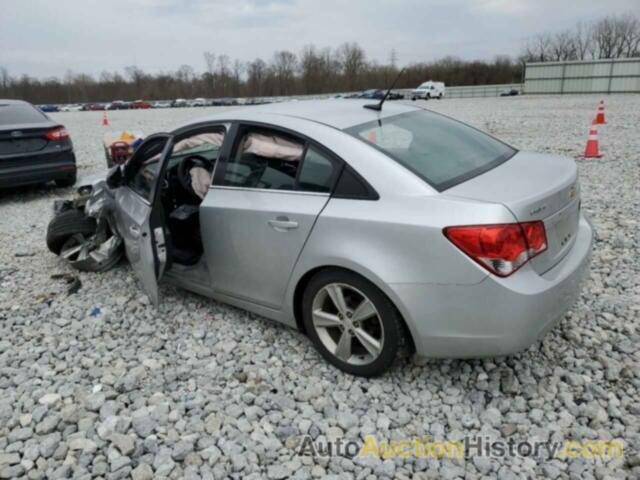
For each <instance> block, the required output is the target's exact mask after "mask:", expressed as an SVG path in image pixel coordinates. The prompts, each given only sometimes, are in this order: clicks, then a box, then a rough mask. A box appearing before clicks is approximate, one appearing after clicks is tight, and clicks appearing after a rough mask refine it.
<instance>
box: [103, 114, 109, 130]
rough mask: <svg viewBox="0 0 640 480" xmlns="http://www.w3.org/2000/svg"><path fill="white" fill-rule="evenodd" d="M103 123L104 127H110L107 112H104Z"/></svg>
mask: <svg viewBox="0 0 640 480" xmlns="http://www.w3.org/2000/svg"><path fill="white" fill-rule="evenodd" d="M102 125H103V126H104V127H108V126H109V118H108V117H107V112H104V113H103V114H102Z"/></svg>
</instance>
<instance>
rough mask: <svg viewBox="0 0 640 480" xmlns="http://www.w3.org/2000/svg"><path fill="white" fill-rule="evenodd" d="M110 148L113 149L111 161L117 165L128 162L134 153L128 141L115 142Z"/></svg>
mask: <svg viewBox="0 0 640 480" xmlns="http://www.w3.org/2000/svg"><path fill="white" fill-rule="evenodd" d="M109 148H110V149H111V161H112V162H113V163H114V164H115V165H122V164H123V163H126V162H127V160H129V158H131V154H132V153H133V149H132V148H131V145H129V144H128V143H127V142H113V143H112V144H111V146H110V147H109Z"/></svg>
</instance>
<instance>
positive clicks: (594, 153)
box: [584, 120, 602, 158]
mask: <svg viewBox="0 0 640 480" xmlns="http://www.w3.org/2000/svg"><path fill="white" fill-rule="evenodd" d="M600 157H602V154H601V153H600V150H599V149H598V127H596V120H594V121H593V124H592V125H591V127H590V128H589V138H588V139H587V146H586V147H585V149H584V158H600Z"/></svg>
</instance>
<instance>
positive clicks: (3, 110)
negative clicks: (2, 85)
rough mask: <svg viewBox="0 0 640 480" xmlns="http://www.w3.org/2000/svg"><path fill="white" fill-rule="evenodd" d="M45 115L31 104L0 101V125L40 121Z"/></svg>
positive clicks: (42, 120)
mask: <svg viewBox="0 0 640 480" xmlns="http://www.w3.org/2000/svg"><path fill="white" fill-rule="evenodd" d="M46 120H47V117H46V116H45V115H44V114H43V113H42V112H41V111H40V110H36V109H35V108H34V107H32V106H31V105H15V104H7V103H0V125H14V124H15V125H19V124H23V123H42V122H44V121H46Z"/></svg>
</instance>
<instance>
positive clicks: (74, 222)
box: [47, 176, 123, 272]
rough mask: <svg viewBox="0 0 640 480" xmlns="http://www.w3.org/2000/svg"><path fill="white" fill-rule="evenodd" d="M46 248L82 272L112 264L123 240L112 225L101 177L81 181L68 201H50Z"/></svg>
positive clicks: (111, 199)
mask: <svg viewBox="0 0 640 480" xmlns="http://www.w3.org/2000/svg"><path fill="white" fill-rule="evenodd" d="M53 209H54V217H53V219H52V220H51V222H50V223H49V226H48V229H47V246H48V247H49V250H51V251H52V252H53V253H55V254H56V255H59V256H60V257H62V258H64V259H65V260H67V262H69V264H70V265H71V266H72V267H74V268H76V269H78V270H82V271H91V272H101V271H105V270H108V269H110V268H112V267H113V266H114V265H116V264H117V263H118V262H119V261H120V259H121V258H122V254H123V241H122V237H121V236H120V234H119V233H118V230H117V227H116V222H115V215H114V213H115V211H114V209H115V201H114V196H113V192H112V191H111V190H110V189H109V187H108V185H107V183H106V181H105V179H104V177H103V176H102V177H94V178H92V179H88V180H87V181H86V182H84V183H83V184H82V185H81V186H80V187H79V188H78V189H77V195H76V197H75V198H73V199H71V200H58V201H56V202H54V206H53Z"/></svg>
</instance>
